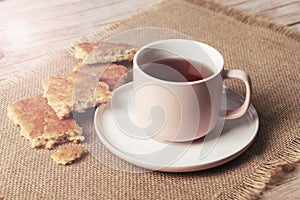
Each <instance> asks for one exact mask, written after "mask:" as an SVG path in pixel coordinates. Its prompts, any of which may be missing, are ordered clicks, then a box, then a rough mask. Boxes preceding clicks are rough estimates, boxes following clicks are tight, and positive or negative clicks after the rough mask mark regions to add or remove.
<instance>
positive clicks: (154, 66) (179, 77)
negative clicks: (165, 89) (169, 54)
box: [141, 58, 213, 82]
mask: <svg viewBox="0 0 300 200" xmlns="http://www.w3.org/2000/svg"><path fill="white" fill-rule="evenodd" d="M141 68H142V69H143V71H144V72H145V73H147V74H149V75H150V76H152V77H155V78H158V79H161V80H165V81H173V82H192V81H198V80H202V79H205V78H207V77H209V76H211V75H212V74H213V72H212V71H211V70H210V69H208V68H207V67H206V66H205V65H203V64H202V63H199V62H196V61H192V60H185V59H182V58H166V59H161V60H157V61H155V62H153V63H147V64H143V66H141Z"/></svg>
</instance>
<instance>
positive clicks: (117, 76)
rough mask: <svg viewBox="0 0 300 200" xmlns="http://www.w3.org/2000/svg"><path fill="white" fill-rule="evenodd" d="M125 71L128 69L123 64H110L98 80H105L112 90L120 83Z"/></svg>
mask: <svg viewBox="0 0 300 200" xmlns="http://www.w3.org/2000/svg"><path fill="white" fill-rule="evenodd" d="M127 71H128V69H127V68H126V67H124V66H123V65H116V64H110V65H109V66H108V67H107V68H106V69H105V71H104V72H103V74H102V76H101V78H100V81H103V82H106V83H107V84H108V85H109V89H110V90H114V89H115V88H117V87H118V86H119V85H120V84H121V82H122V80H123V79H124V77H125V76H126V73H127Z"/></svg>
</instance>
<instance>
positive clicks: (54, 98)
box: [42, 64, 112, 119]
mask: <svg viewBox="0 0 300 200" xmlns="http://www.w3.org/2000/svg"><path fill="white" fill-rule="evenodd" d="M106 68H107V66H106V65H105V64H102V66H101V64H97V65H84V66H82V67H80V70H79V71H75V72H72V73H71V74H69V75H66V76H52V77H50V78H48V79H45V80H43V82H42V83H43V88H44V97H45V98H47V100H48V104H49V105H50V106H51V107H52V108H53V109H54V111H55V112H56V115H57V116H58V118H59V119H64V118H66V117H68V116H70V114H71V113H72V112H73V111H76V112H84V111H85V110H86V109H88V108H91V107H94V106H97V105H99V104H102V103H106V102H107V101H108V100H109V99H111V97H112V92H111V91H110V90H109V86H108V85H107V84H106V83H105V82H99V77H101V75H102V74H103V71H104V70H105V69H106Z"/></svg>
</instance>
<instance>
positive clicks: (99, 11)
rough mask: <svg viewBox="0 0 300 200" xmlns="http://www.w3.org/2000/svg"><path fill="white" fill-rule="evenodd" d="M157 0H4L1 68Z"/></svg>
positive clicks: (1, 7)
mask: <svg viewBox="0 0 300 200" xmlns="http://www.w3.org/2000/svg"><path fill="white" fill-rule="evenodd" d="M155 1H156V2H157V1H159V0H155ZM155 1H153V0H143V1H140V0H113V1H105V0H99V1H97V2H96V3H95V1H93V0H86V1H82V0H64V1H59V0H55V1H39V0H23V1H18V0H10V1H1V2H0V13H1V16H0V24H1V27H0V49H1V51H2V52H3V53H4V57H3V58H2V59H0V69H3V68H10V66H12V65H14V64H16V63H20V62H23V61H26V60H31V59H33V58H36V57H39V56H41V55H44V54H45V53H47V52H49V51H53V50H57V49H60V48H63V47H65V46H66V45H68V44H70V43H71V42H73V41H75V40H77V39H78V38H80V37H81V36H83V35H86V34H88V33H91V32H94V31H95V30H97V29H99V28H101V27H103V25H106V24H108V23H112V22H114V21H116V20H119V19H120V18H123V17H127V16H130V15H132V14H133V13H134V12H136V11H138V10H141V9H143V8H146V7H147V6H148V5H149V4H152V3H154V2H155ZM120 8H122V9H120ZM62 13H63V14H62Z"/></svg>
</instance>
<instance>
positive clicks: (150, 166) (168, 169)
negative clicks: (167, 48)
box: [94, 82, 259, 172]
mask: <svg viewBox="0 0 300 200" xmlns="http://www.w3.org/2000/svg"><path fill="white" fill-rule="evenodd" d="M131 84H133V83H132V82H129V83H126V84H124V85H122V86H120V87H118V88H117V89H116V90H122V89H123V88H125V87H129V85H131ZM224 89H226V90H229V91H231V92H234V93H235V94H236V95H238V96H239V97H238V98H239V99H240V100H243V99H244V96H243V95H241V94H240V93H239V92H238V91H236V90H234V89H232V88H229V87H226V86H224ZM108 106H111V101H109V102H107V103H106V104H103V105H101V106H99V107H98V108H97V109H96V111H95V113H94V127H95V131H96V134H97V136H98V139H100V141H101V142H102V143H103V145H104V146H105V147H106V148H107V149H108V150H109V151H110V152H112V153H113V154H115V155H116V156H118V157H119V158H121V159H123V160H125V161H126V162H129V163H130V164H133V165H135V166H137V167H142V168H144V169H146V170H155V171H162V172H193V171H201V170H205V169H210V168H214V167H217V166H220V165H223V164H225V163H227V162H229V161H231V160H234V159H235V158H237V157H239V156H240V155H241V154H243V153H244V152H245V151H246V150H247V149H248V148H249V147H250V146H251V145H252V144H253V142H254V140H255V138H256V135H257V133H258V129H259V116H258V113H257V111H256V109H255V108H254V106H253V105H252V104H250V106H249V110H248V111H247V113H249V112H250V110H251V114H252V115H253V116H254V117H252V118H253V119H252V120H251V123H252V124H254V125H252V126H253V130H252V131H251V132H252V137H251V139H250V140H249V142H248V143H247V145H245V146H242V147H241V149H237V150H236V151H235V152H234V153H230V154H229V155H228V156H224V157H223V158H220V159H217V160H214V161H212V162H207V163H205V164H199V163H194V164H188V165H181V166H173V165H172V164H174V163H176V161H177V160H178V159H177V160H175V161H173V162H172V163H171V164H170V165H168V166H165V167H164V166H158V165H153V164H151V163H145V162H143V161H142V160H138V159H136V158H133V157H130V156H128V155H127V154H125V153H122V151H121V149H120V148H118V147H115V146H114V145H113V144H111V142H109V141H108V140H107V139H106V138H105V137H104V134H103V133H101V130H100V129H99V127H98V126H99V125H98V123H97V116H98V115H99V112H102V113H100V114H101V116H102V115H103V112H104V110H105V109H107V107H108ZM247 113H246V114H247ZM226 121H230V120H226ZM247 121H248V122H249V119H247ZM249 123H250V122H249ZM254 126H255V127H254ZM187 151H188V150H187Z"/></svg>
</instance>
